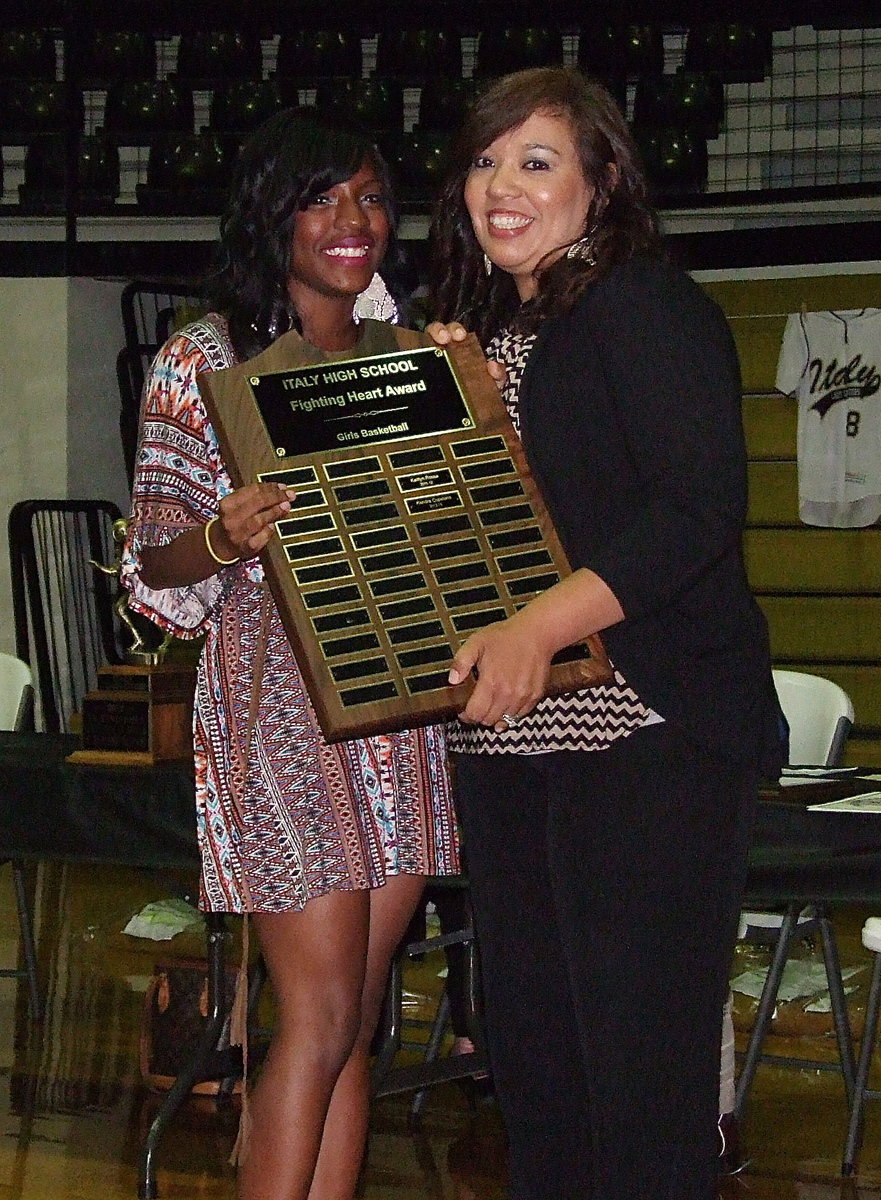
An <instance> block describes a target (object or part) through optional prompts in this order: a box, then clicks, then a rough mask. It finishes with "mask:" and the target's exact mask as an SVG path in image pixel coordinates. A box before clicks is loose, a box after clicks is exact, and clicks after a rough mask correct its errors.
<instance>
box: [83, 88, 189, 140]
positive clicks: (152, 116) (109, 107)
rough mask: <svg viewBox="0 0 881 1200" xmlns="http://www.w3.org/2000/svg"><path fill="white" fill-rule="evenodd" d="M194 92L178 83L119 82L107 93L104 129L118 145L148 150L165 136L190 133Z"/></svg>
mask: <svg viewBox="0 0 881 1200" xmlns="http://www.w3.org/2000/svg"><path fill="white" fill-rule="evenodd" d="M194 119H195V118H194V109H193V90H192V87H190V86H189V84H187V86H184V85H183V84H181V83H180V82H178V80H176V79H125V80H116V81H115V82H113V83H111V85H110V87H109V88H108V89H107V102H106V104H105V108H104V126H105V129H106V130H107V133H108V135H109V136H111V137H113V138H114V139H115V140H116V142H117V143H118V144H119V145H123V146H148V145H149V144H150V143H151V141H152V139H153V137H154V136H155V135H157V134H162V133H173V132H178V133H188V132H191V131H192V129H193V122H194Z"/></svg>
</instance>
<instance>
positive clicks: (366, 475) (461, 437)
mask: <svg viewBox="0 0 881 1200" xmlns="http://www.w3.org/2000/svg"><path fill="white" fill-rule="evenodd" d="M363 326H364V328H363V333H362V338H361V340H360V342H359V345H358V347H357V351H356V352H353V351H346V352H340V353H336V354H324V355H322V354H321V353H320V352H319V351H316V350H315V349H314V347H311V346H309V345H307V344H306V343H304V342H303V340H302V339H301V338H300V337H299V335H298V334H296V333H295V332H291V333H288V334H285V335H284V336H282V337H281V338H279V339H278V341H276V342H275V343H273V345H272V346H270V347H269V348H268V349H267V350H266V351H264V352H263V353H262V354H260V355H258V356H257V357H256V358H253V359H251V360H249V361H248V362H246V363H242V364H240V365H239V366H236V367H232V368H230V369H228V370H225V371H214V372H206V373H204V374H202V375H200V376H199V388H200V391H201V393H202V396H203V398H204V400H205V403H206V406H207V409H208V413H209V416H210V418H211V421H212V423H213V425H214V429H215V431H216V433H217V436H218V438H219V441H220V446H221V451H222V454H223V457H224V461H225V462H226V465H227V468H228V470H229V472H230V475H231V477H232V480H233V483H234V485H235V486H236V487H241V486H243V485H244V484H246V483H252V482H255V481H257V480H263V481H275V482H278V483H287V484H289V485H291V486H292V487H295V488H296V489H297V497H296V500H295V501H294V502H293V507H292V510H291V512H290V514H289V515H288V516H287V517H286V518H285V519H283V520H281V521H279V522H278V527H277V528H278V537H273V538H272V539H271V540H270V542H269V544H268V545H267V547H266V549H265V550H264V551H263V553H262V555H261V560H262V562H263V565H264V568H265V570H266V577H267V579H268V582H269V586H270V588H271V590H272V594H273V596H274V598H275V601H276V603H277V605H278V608H279V611H280V614H281V618H282V621H283V623H284V626H285V630H286V632H287V634H288V637H289V638H290V641H291V645H292V647H293V650H294V654H295V656H296V658H297V662H298V664H299V666H300V670H301V671H302V673H303V677H304V680H305V683H306V686H307V689H308V691H309V695H310V697H311V699H312V702H313V704H314V706H315V710H316V713H317V715H318V719H319V722H320V724H321V728H322V731H323V732H324V735H325V737H326V738H327V739H328V740H329V741H339V740H342V739H346V738H352V737H361V736H365V735H367V734H371V733H379V732H390V731H392V730H396V729H404V728H412V727H414V726H418V725H424V724H427V723H429V722H432V721H435V720H443V719H447V718H449V717H451V716H453V715H454V714H456V713H457V712H460V711H461V710H462V708H463V707H464V706H465V703H466V701H467V698H468V695H469V694H470V691H471V689H472V688H473V682H472V681H468V682H466V683H463V684H459V685H457V686H456V687H451V686H450V685H449V684H448V683H447V674H448V672H449V668H450V662H451V660H452V658H453V654H454V648H455V647H456V646H458V645H459V644H461V642H462V641H464V639H465V638H466V637H467V636H468V634H469V633H471V632H472V631H473V630H475V629H479V628H481V627H483V626H484V625H488V624H490V623H491V622H493V621H498V620H503V619H504V618H505V617H507V616H510V615H511V614H513V613H514V612H515V611H516V610H517V609H518V608H519V607H521V606H522V605H523V604H524V603H526V602H527V601H528V600H529V599H530V598H531V597H533V596H535V595H536V594H537V593H539V592H543V591H546V590H547V588H549V587H551V586H552V585H553V584H554V583H556V582H557V581H558V580H559V579H560V578H561V577H562V576H564V575H567V574H569V572H570V567H569V564H568V562H567V560H566V556H565V553H564V551H563V548H562V546H561V545H560V542H559V539H558V538H557V535H556V533H555V531H554V529H553V525H552V523H551V520H550V517H549V516H548V513H547V510H546V508H545V506H544V503H543V502H542V499H541V496H540V495H539V493H538V490H537V487H536V485H535V483H534V481H533V479H532V476H531V474H530V471H529V468H528V466H527V463H526V459H525V456H524V455H523V451H522V449H521V446H520V440H519V438H518V437H517V434H516V433H515V431H514V429H513V427H512V425H511V422H510V419H509V417H508V414H507V412H506V410H505V406H504V403H503V401H502V398H501V396H500V394H499V391H498V388H497V387H496V385H495V383H494V382H493V380H492V379H491V377H490V375H489V373H488V371H487V368H486V360H485V358H484V356H483V353H482V351H481V349H480V346H479V344H478V342H477V339H476V338H474V337H473V336H469V338H468V339H467V340H466V341H464V342H461V343H456V344H454V345H453V346H451V347H448V348H446V349H444V350H440V349H439V348H438V347H437V346H436V345H435V343H434V342H433V341H431V339H430V338H429V337H428V336H427V335H425V334H421V333H416V332H414V331H412V330H407V329H400V328H398V327H396V326H393V325H389V324H386V323H383V322H375V321H365V322H364V323H363ZM356 354H357V356H356ZM611 677H612V673H611V667H610V664H609V661H608V659H607V657H606V654H605V651H604V650H603V647H602V643H601V642H600V640H599V639H598V638H596V637H593V638H589V639H587V640H586V641H585V642H584V643H580V644H579V645H577V646H573V647H570V648H569V649H568V650H566V651H564V652H563V653H562V654H560V655H558V656H557V659H556V660H555V665H554V666H553V667H552V673H551V690H552V691H553V692H555V693H559V692H563V691H576V690H579V689H581V688H584V687H587V686H590V685H593V684H596V683H603V682H607V681H608V680H609V679H611Z"/></svg>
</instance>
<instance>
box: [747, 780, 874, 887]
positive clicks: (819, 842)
mask: <svg viewBox="0 0 881 1200" xmlns="http://www.w3.org/2000/svg"><path fill="white" fill-rule="evenodd" d="M863 770H864V771H865V773H866V774H867V775H873V774H876V773H878V772H876V771H875V769H874V768H868V767H866V768H863ZM878 790H881V783H879V781H878V780H877V779H876V780H873V779H870V778H864V777H863V778H861V777H859V776H855V775H849V776H846V777H841V778H837V779H826V780H817V781H816V782H811V783H799V784H796V785H791V786H787V787H776V788H775V787H765V788H763V789H762V792H761V793H760V797H759V805H758V810H757V814H756V823H755V828H754V833H753V840H752V846H751V849H750V860H749V872H748V876H747V901H748V902H749V903H750V904H755V905H761V904H773V903H775V902H776V901H777V900H779V898H780V897H781V895H783V896H785V895H787V894H793V893H801V892H802V890H803V888H804V881H805V878H806V877H809V878H810V881H811V888H812V890H814V891H815V892H816V896H817V899H823V900H825V901H826V902H827V903H830V904H834V905H842V904H869V905H871V904H877V905H878V906H879V908H881V813H878V812H865V813H859V812H856V813H849V812H841V811H836V810H834V809H833V810H830V811H827V812H816V811H814V812H812V811H810V810H809V808H808V806H809V805H811V804H821V803H823V802H825V801H828V800H839V799H843V798H844V797H846V796H854V795H857V794H859V793H861V792H872V791H878Z"/></svg>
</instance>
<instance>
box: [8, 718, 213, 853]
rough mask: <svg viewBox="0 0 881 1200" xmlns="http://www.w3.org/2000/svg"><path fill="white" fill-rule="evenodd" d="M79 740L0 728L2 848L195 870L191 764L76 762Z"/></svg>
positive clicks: (69, 736)
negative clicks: (71, 757)
mask: <svg viewBox="0 0 881 1200" xmlns="http://www.w3.org/2000/svg"><path fill="white" fill-rule="evenodd" d="M78 748H79V741H78V739H77V738H76V737H73V736H71V735H64V734H60V735H59V734H48V733H9V732H3V731H0V780H2V791H3V795H4V797H5V803H4V804H3V805H2V806H0V848H2V852H3V853H4V854H6V855H7V856H11V857H14V858H22V859H26V860H36V859H56V860H64V861H66V862H91V863H114V864H119V865H123V866H131V867H143V868H145V869H153V870H162V869H165V870H170V869H176V868H193V867H198V862H199V855H198V849H197V846H196V816H195V807H194V801H193V767H192V763H166V764H163V765H161V766H153V767H140V766H138V767H103V766H102V767H93V766H84V765H82V766H81V765H75V764H73V763H69V762H67V761H66V759H67V756H68V755H69V754H71V753H72V752H73V751H74V750H76V749H78Z"/></svg>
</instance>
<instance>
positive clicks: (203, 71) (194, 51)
mask: <svg viewBox="0 0 881 1200" xmlns="http://www.w3.org/2000/svg"><path fill="white" fill-rule="evenodd" d="M177 73H178V76H179V77H180V78H181V79H186V80H187V81H188V82H189V84H190V86H192V87H199V86H202V85H208V86H210V85H211V84H212V83H216V82H217V81H218V80H223V79H260V78H261V76H262V74H263V47H262V45H261V43H260V38H259V37H258V36H257V35H256V34H252V33H241V32H239V31H238V30H232V29H209V30H188V31H186V32H184V33H183V34H181V39H180V43H179V45H178V52H177Z"/></svg>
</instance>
